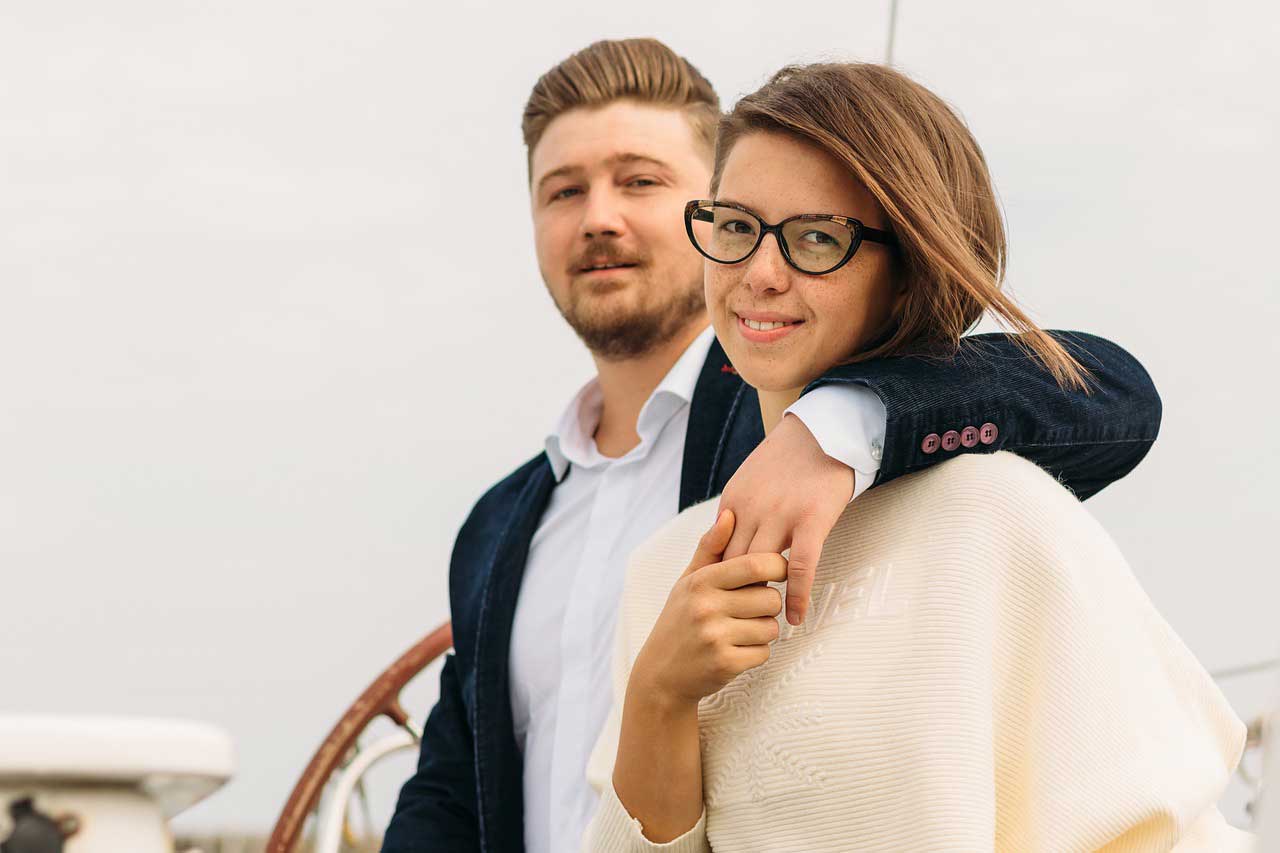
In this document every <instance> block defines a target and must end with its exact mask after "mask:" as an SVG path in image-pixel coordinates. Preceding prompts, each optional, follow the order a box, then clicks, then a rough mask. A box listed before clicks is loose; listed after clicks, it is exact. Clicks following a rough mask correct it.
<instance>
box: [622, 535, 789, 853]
mask: <svg viewBox="0 0 1280 853" xmlns="http://www.w3.org/2000/svg"><path fill="white" fill-rule="evenodd" d="M733 524H734V520H733V513H732V512H730V511H729V510H722V511H721V512H720V515H719V516H718V517H717V518H716V523H715V524H714V525H712V527H711V529H710V530H708V531H707V532H706V534H704V535H703V537H702V540H701V541H700V542H699V543H698V549H697V551H695V552H694V555H693V559H692V560H691V561H690V562H689V566H688V568H686V569H685V570H684V574H682V575H681V576H680V579H679V580H678V581H676V584H675V586H674V587H673V588H672V590H671V595H670V596H668V598H667V603H666V605H665V606H664V607H663V608H662V614H661V615H660V616H659V617H658V621H657V623H656V624H655V625H654V626H653V631H652V632H650V634H649V639H648V640H646V641H645V644H644V646H643V647H642V648H641V649H640V654H639V655H637V657H636V662H635V665H634V666H633V667H632V669H631V680H630V681H629V682H628V683H627V695H626V698H625V700H624V701H623V709H622V730H621V732H620V734H619V739H618V756H617V760H616V762H615V763H614V766H613V787H614V790H615V791H616V792H617V795H618V800H619V802H621V803H622V806H623V808H625V809H626V811H627V813H628V814H629V815H630V816H631V817H632V818H634V819H636V820H638V821H640V825H641V827H642V832H643V834H644V836H645V838H647V839H649V840H650V841H655V842H661V843H666V842H669V841H672V840H674V839H676V838H679V837H680V836H682V835H684V834H686V833H688V832H689V830H690V829H691V828H693V827H695V826H697V824H698V818H699V815H701V814H702V811H703V806H702V756H701V752H700V750H699V747H698V700H699V699H701V698H702V697H703V696H707V695H709V694H711V693H714V692H716V691H717V690H719V689H720V688H721V687H723V686H724V685H726V684H728V683H729V682H730V681H732V680H733V679H734V678H735V677H737V675H738V674H739V673H741V672H744V671H746V670H748V669H751V668H752V667H755V666H759V665H760V664H762V663H764V662H765V661H767V660H768V659H769V643H770V641H772V640H775V639H777V637H778V620H777V615H778V613H779V612H781V610H782V596H781V595H780V594H779V593H778V591H777V590H775V589H771V588H770V587H767V586H765V585H764V584H765V582H766V581H781V580H785V579H786V577H787V561H786V560H784V559H782V557H781V556H780V555H778V554H746V555H744V556H741V557H737V558H735V559H732V560H727V561H725V562H723V563H722V562H720V558H721V556H722V555H723V554H724V549H725V546H726V545H728V544H729V538H730V537H731V536H732V535H733Z"/></svg>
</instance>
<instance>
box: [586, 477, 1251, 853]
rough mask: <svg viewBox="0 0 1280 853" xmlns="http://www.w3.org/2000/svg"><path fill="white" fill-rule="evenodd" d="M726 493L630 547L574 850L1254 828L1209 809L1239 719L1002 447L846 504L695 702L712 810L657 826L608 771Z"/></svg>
mask: <svg viewBox="0 0 1280 853" xmlns="http://www.w3.org/2000/svg"><path fill="white" fill-rule="evenodd" d="M716 507H717V501H714V500H713V501H709V502H707V503H704V504H700V505H698V506H695V507H691V508H690V509H688V510H686V511H685V512H683V513H681V514H680V515H679V516H678V517H677V518H675V519H674V520H673V521H671V522H670V523H669V524H667V525H666V526H665V527H663V528H662V529H661V530H659V531H658V532H657V533H656V534H654V536H653V537H652V538H651V539H650V540H649V541H648V542H646V543H645V544H644V545H642V546H641V547H640V548H639V549H637V551H636V553H635V554H634V555H633V557H632V561H631V564H630V566H629V569H628V574H627V578H626V583H625V587H624V592H623V600H622V610H621V612H620V614H619V625H618V647H617V659H616V661H615V666H614V697H615V704H614V711H613V713H612V714H611V715H610V718H609V721H608V723H607V724H606V727H605V730H604V732H603V733H602V734H601V736H600V739H599V741H598V742H597V744H596V748H595V751H594V753H593V755H592V758H591V762H590V766H589V768H588V777H589V778H590V780H591V782H592V784H593V785H595V787H596V788H597V789H598V790H600V792H601V800H600V807H599V809H598V811H597V813H596V816H595V819H594V820H593V822H592V824H591V827H590V828H589V829H588V831H587V837H586V839H585V841H584V843H585V848H586V849H587V850H590V851H608V853H623V851H653V850H663V851H672V853H688V852H689V851H705V850H708V849H714V850H716V851H719V853H736V851H746V850H753V851H754V850H758V851H768V853H781V851H804V853H814V851H828V850H857V851H893V853H914V852H915V851H965V853H974V851H1019V853H1021V852H1022V851H1085V850H1097V849H1104V850H1115V851H1147V850H1152V851H1155V850H1161V851H1167V850H1171V849H1176V850H1178V851H1192V850H1195V851H1201V850H1203V851H1210V850H1211V851H1236V850H1248V849H1249V848H1250V842H1249V836H1248V835H1247V834H1245V833H1242V832H1240V831H1238V830H1235V829H1233V828H1231V827H1230V826H1228V825H1227V824H1226V822H1225V821H1224V820H1223V818H1222V816H1221V814H1220V813H1219V812H1218V809H1217V807H1216V803H1217V801H1218V798H1219V797H1220V796H1221V794H1222V792H1223V789H1224V788H1225V786H1226V784H1227V780H1228V777H1229V776H1230V774H1231V772H1232V770H1233V769H1234V768H1235V766H1236V763H1237V762H1238V761H1239V759H1240V755H1241V752H1242V750H1243V748H1244V739H1245V727H1244V725H1243V724H1242V723H1241V722H1240V721H1239V720H1238V719H1237V718H1236V716H1235V714H1234V713H1233V712H1232V710H1231V707H1230V706H1229V705H1228V704H1227V702H1226V700H1225V699H1224V698H1223V695H1222V693H1221V692H1220V691H1219V690H1218V688H1217V687H1216V685H1215V684H1214V682H1213V681H1212V680H1211V679H1210V677H1209V675H1208V674H1207V673H1206V672H1205V671H1204V669H1203V668H1202V667H1201V666H1200V664H1199V662H1198V661H1197V660H1196V659H1195V657H1194V656H1193V655H1192V654H1191V652H1190V651H1188V649H1187V648H1186V646H1184V645H1183V643H1182V642H1181V641H1180V640H1179V639H1178V637H1177V636H1176V635H1175V634H1174V633H1173V630H1172V629H1171V628H1170V627H1169V625H1168V624H1166V623H1165V621H1164V620H1163V619H1162V618H1161V617H1160V614H1159V613H1157V612H1156V609H1155V608H1154V607H1153V606H1152V604H1151V601H1150V600H1149V599H1148V598H1147V596H1146V594H1145V593H1144V592H1143V591H1142V588H1141V587H1140V586H1139V585H1138V582H1137V580H1136V579H1135V578H1134V576H1133V574H1132V572H1131V571H1130V570H1129V567H1128V565H1127V564H1126V563H1125V560H1124V557H1123V556H1121V554H1120V552H1119V551H1118V550H1117V548H1116V546H1115V544H1114V543H1113V542H1112V541H1111V539H1110V538H1109V537H1108V536H1107V534H1106V533H1105V532H1104V531H1103V529H1102V528H1101V526H1099V524H1098V523H1097V522H1096V521H1095V520H1094V519H1093V518H1092V516H1090V515H1089V513H1088V512H1087V511H1086V510H1085V509H1084V507H1083V506H1082V505H1081V504H1080V503H1079V502H1078V501H1076V499H1075V498H1074V497H1072V495H1071V494H1070V493H1068V492H1067V491H1066V490H1065V489H1063V488H1062V487H1061V486H1060V485H1059V484H1058V483H1057V482H1055V481H1054V480H1053V478H1052V477H1050V476H1049V475H1048V474H1046V473H1045V472H1044V471H1042V470H1041V469H1039V468H1037V467H1036V466H1035V465H1034V464H1032V463H1030V462H1027V461H1025V460H1023V459H1021V458H1019V457H1017V456H1014V455H1012V454H1009V453H1003V452H1002V453H996V454H993V455H964V456H959V457H957V458H955V459H953V460H951V461H948V462H946V463H943V464H940V465H936V466H934V467H932V468H929V469H927V470H926V471H922V472H919V473H916V474H913V475H910V476H906V477H902V478H900V479H898V480H897V481H895V482H893V483H890V484H888V485H886V486H883V487H881V488H877V489H873V490H871V491H870V492H868V493H866V494H865V495H863V496H861V497H859V498H858V499H857V500H856V501H854V502H853V503H852V504H851V505H850V506H849V508H848V510H847V511H846V512H845V513H844V515H843V516H842V517H841V519H840V521H839V522H838V523H837V524H836V527H835V529H834V530H833V531H832V533H831V536H830V538H829V539H828V540H827V543H826V545H825V548H824V550H823V553H822V560H821V562H820V564H819V566H818V569H817V575H816V578H815V583H814V586H813V598H812V605H811V607H810V611H809V616H808V618H807V619H806V621H805V623H804V624H803V625H801V626H799V627H798V628H794V629H793V628H791V627H789V626H788V625H787V624H786V623H785V620H784V621H782V636H781V637H780V638H779V639H778V640H777V641H775V642H774V644H773V650H772V656H771V657H770V659H769V661H768V662H767V663H766V664H765V665H764V666H761V667H758V668H757V669H754V670H751V671H748V672H746V673H743V674H742V675H741V676H739V677H738V678H737V679H735V680H734V681H733V682H731V683H730V684H729V685H727V686H726V687H725V688H724V689H723V690H721V691H720V692H719V693H717V694H715V695H713V696H709V697H707V698H705V699H704V700H703V701H702V703H701V706H700V708H699V718H700V725H701V734H702V760H703V795H704V801H705V806H706V808H705V811H704V813H703V817H702V819H701V820H700V821H699V823H698V824H697V825H696V826H695V827H694V828H693V829H692V830H690V831H689V832H688V833H686V834H685V835H684V836H681V837H680V838H678V839H676V840H675V841H673V842H670V843H668V844H654V843H652V842H649V841H647V840H646V839H645V838H644V837H643V835H642V834H641V832H640V824H639V822H638V821H635V820H633V819H631V817H630V816H629V815H628V814H627V812H626V810H625V809H624V808H623V807H622V805H621V803H620V802H619V800H618V798H617V796H616V794H615V793H614V790H613V786H612V783H611V776H612V770H613V761H614V757H615V755H616V753H617V743H618V728H619V724H620V713H621V704H622V697H623V695H624V693H625V690H626V684H627V679H628V676H629V673H630V669H631V664H632V662H633V661H634V660H635V657H636V654H637V653H638V652H639V650H640V647H641V646H642V645H643V644H644V641H645V638H646V637H647V636H648V634H649V631H650V630H651V628H652V627H653V624H654V623H655V621H656V620H657V617H658V614H659V613H660V612H661V610H662V607H663V605H664V604H665V602H666V599H667V595H668V593H669V592H670V589H671V586H672V584H673V583H674V582H675V580H676V578H677V577H678V576H679V575H680V573H681V571H682V570H683V569H684V567H685V566H686V565H687V563H688V560H689V558H690V556H691V555H692V554H693V551H694V547H695V546H696V544H697V542H698V538H699V537H700V536H701V535H702V533H703V532H704V531H706V530H707V529H708V528H709V527H710V526H711V524H712V522H713V521H714V518H715V512H716ZM780 619H781V617H780Z"/></svg>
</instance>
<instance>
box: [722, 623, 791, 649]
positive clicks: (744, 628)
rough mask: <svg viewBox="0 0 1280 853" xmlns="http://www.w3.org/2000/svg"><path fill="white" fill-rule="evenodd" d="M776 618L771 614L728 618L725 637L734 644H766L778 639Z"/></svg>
mask: <svg viewBox="0 0 1280 853" xmlns="http://www.w3.org/2000/svg"><path fill="white" fill-rule="evenodd" d="M779 630H780V629H779V628H778V620H777V619H775V618H774V617H772V616H756V617H755V618H753V619H733V620H730V623H729V628H728V630H727V631H726V632H725V639H726V640H728V641H729V642H730V643H732V644H733V645H735V646H767V645H768V644H769V643H772V642H773V641H774V640H776V639H778V631H779Z"/></svg>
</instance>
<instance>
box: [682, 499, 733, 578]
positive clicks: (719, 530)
mask: <svg viewBox="0 0 1280 853" xmlns="http://www.w3.org/2000/svg"><path fill="white" fill-rule="evenodd" d="M733 527H734V518H733V510H728V509H722V510H720V514H719V515H717V516H716V520H715V523H714V524H712V525H711V529H710V530H708V531H707V532H706V533H704V534H702V538H701V539H699V540H698V547H697V548H696V549H695V550H694V552H693V558H692V559H691V560H689V565H688V567H687V568H685V570H684V574H686V575H690V574H693V573H694V572H696V571H697V570H698V569H701V568H703V567H705V566H709V565H711V564H712V563H718V562H720V559H721V558H722V557H723V556H724V549H725V546H726V545H728V544H729V537H730V536H732V535H733Z"/></svg>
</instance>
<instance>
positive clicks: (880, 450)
mask: <svg viewBox="0 0 1280 853" xmlns="http://www.w3.org/2000/svg"><path fill="white" fill-rule="evenodd" d="M882 455H884V447H883V446H882V445H881V444H880V439H878V438H873V439H871V458H872V459H874V460H876V461H877V462H879V461H880V457H881V456H882Z"/></svg>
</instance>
